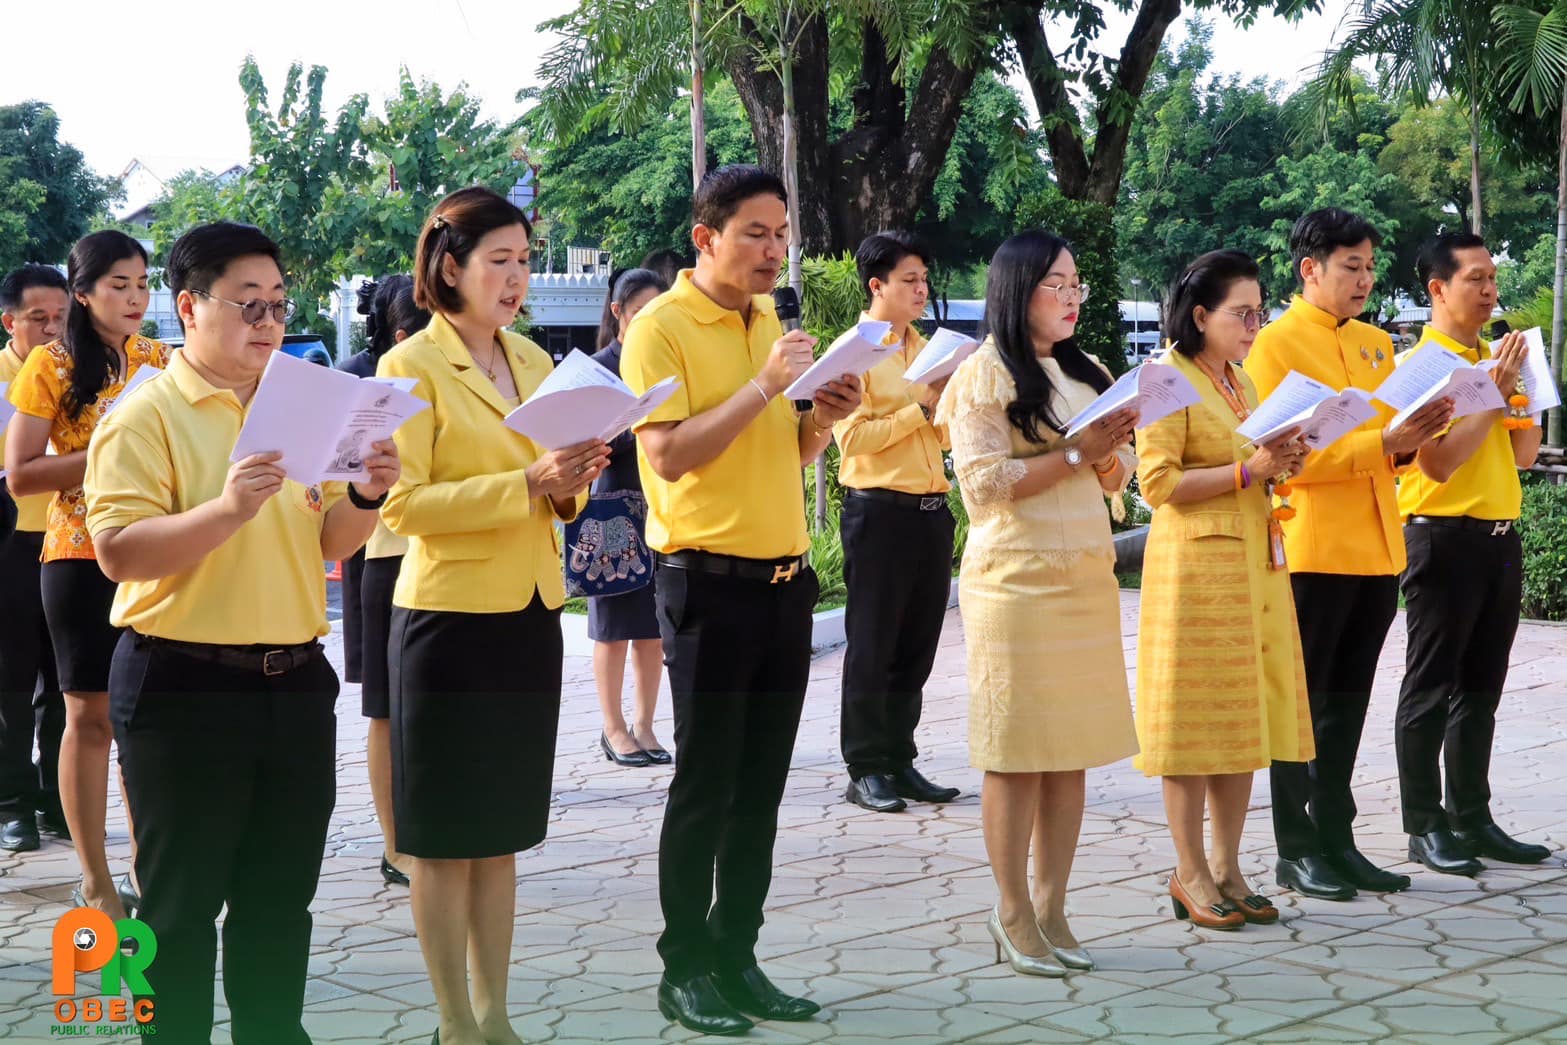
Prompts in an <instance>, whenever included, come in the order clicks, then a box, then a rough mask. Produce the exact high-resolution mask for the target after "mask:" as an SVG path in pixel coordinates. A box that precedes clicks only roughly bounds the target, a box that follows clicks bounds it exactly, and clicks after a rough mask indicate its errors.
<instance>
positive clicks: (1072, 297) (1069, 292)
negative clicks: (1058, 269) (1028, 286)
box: [1039, 283, 1088, 305]
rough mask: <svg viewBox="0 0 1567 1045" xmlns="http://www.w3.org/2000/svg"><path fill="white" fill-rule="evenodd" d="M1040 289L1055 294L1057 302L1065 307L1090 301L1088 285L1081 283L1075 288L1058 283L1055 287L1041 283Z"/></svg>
mask: <svg viewBox="0 0 1567 1045" xmlns="http://www.w3.org/2000/svg"><path fill="white" fill-rule="evenodd" d="M1039 289H1040V290H1048V291H1051V292H1052V293H1054V294H1055V296H1056V300H1057V301H1059V302H1061V304H1063V305H1075V304H1077V303H1078V302H1080V301H1087V300H1088V284H1087V283H1079V284H1078V285H1077V286H1075V287H1069V286H1067V285H1066V284H1065V283H1057V284H1056V285H1055V286H1050V285H1048V284H1045V283H1041V284H1040V285H1039Z"/></svg>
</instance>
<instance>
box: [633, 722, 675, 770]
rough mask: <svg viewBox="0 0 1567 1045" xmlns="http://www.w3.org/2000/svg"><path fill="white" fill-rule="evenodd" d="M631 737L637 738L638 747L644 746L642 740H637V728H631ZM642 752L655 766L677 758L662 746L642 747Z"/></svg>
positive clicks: (665, 764) (667, 763)
mask: <svg viewBox="0 0 1567 1045" xmlns="http://www.w3.org/2000/svg"><path fill="white" fill-rule="evenodd" d="M631 739H632V740H636V742H637V747H642V741H640V740H637V733H636V730H631ZM642 753H643V754H644V755H646V756H647V760H648V761H649V762H651V763H652V764H653V765H655V766H667V765H669V764H670V763H671V762H673V761H674V760H675V756H674V755H671V754H670V753H669V752H668V751H665V750H664V749H663V748H661V747H642Z"/></svg>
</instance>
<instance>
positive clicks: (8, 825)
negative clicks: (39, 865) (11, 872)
mask: <svg viewBox="0 0 1567 1045" xmlns="http://www.w3.org/2000/svg"><path fill="white" fill-rule="evenodd" d="M37 848H38V825H37V824H36V823H34V822H33V818H32V817H30V816H29V817H24V818H22V819H20V820H7V821H6V822H5V823H3V824H0V849H4V850H5V851H6V852H8V853H30V852H32V851H33V850H34V849H37Z"/></svg>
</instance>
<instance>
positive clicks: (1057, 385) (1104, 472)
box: [938, 230, 1137, 976]
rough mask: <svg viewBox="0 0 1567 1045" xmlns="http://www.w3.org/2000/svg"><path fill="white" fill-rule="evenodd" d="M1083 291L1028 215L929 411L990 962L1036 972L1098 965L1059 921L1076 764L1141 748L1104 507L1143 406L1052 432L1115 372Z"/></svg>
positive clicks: (1079, 772)
mask: <svg viewBox="0 0 1567 1045" xmlns="http://www.w3.org/2000/svg"><path fill="white" fill-rule="evenodd" d="M1087 294H1088V287H1087V286H1085V285H1083V284H1082V283H1081V281H1080V280H1079V278H1078V273H1077V265H1076V263H1075V261H1074V260H1073V258H1072V252H1071V250H1070V249H1069V247H1068V245H1067V244H1066V242H1065V241H1064V240H1062V239H1060V238H1059V237H1057V236H1054V235H1052V234H1050V233H1048V232H1044V231H1042V230H1035V231H1030V232H1025V233H1021V234H1019V235H1017V236H1014V237H1012V238H1011V239H1009V240H1007V241H1006V242H1005V243H1003V244H1002V245H1001V247H1000V249H999V250H997V251H996V256H995V257H994V258H993V259H992V260H991V264H990V275H989V278H988V280H987V284H986V288H985V322H986V326H987V328H988V330H989V336H988V337H987V338H986V340H985V343H984V345H983V346H982V347H981V348H980V350H979V351H978V352H976V353H975V354H974V355H973V356H972V357H970V358H969V359H968V360H967V361H965V362H964V364H963V365H962V366H961V367H959V368H958V371H957V373H955V374H954V375H953V377H952V379H951V381H950V382H949V383H948V386H947V390H946V392H945V393H944V395H943V397H942V400H941V405H940V408H939V417H938V420H939V421H941V422H942V423H944V424H946V425H948V426H949V431H950V433H951V436H952V451H953V458H954V460H955V462H956V466H957V476H958V485H959V487H960V488H961V490H962V494H963V503H964V505H965V507H967V509H968V513H969V518H970V528H969V536H968V544H967V547H966V549H965V551H964V554H963V570H962V578H961V581H960V591H961V600H962V601H961V605H962V613H963V629H964V634H965V637H966V639H967V646H968V682H969V759H970V761H971V762H972V763H973V765H974V766H975V767H977V768H979V769H982V770H984V771H985V780H984V792H983V797H982V805H983V819H984V833H985V848H986V852H987V853H988V854H989V857H990V863H991V872H992V873H993V874H994V875H995V879H996V887H997V890H998V892H999V894H1000V895H999V901H998V903H997V905H996V908H995V910H994V911H992V912H991V917H990V924H989V929H990V934H991V936H992V937H993V938H994V939H995V941H996V949H997V960H998V961H999V960H1000V956H1001V954H1002V953H1003V952H1004V953H1005V954H1006V956H1007V959H1008V961H1009V962H1010V964H1011V965H1012V967H1013V969H1015V970H1016V971H1018V972H1023V973H1029V974H1032V975H1042V976H1061V975H1064V974H1065V972H1066V969H1065V968H1063V966H1069V967H1072V968H1092V967H1093V962H1092V960H1091V959H1090V958H1089V957H1088V955H1087V954H1086V952H1084V951H1083V950H1082V948H1080V947H1078V945H1077V940H1076V938H1075V937H1074V936H1073V935H1072V931H1071V929H1070V927H1069V926H1068V925H1067V921H1066V888H1067V879H1068V877H1069V875H1070V874H1071V870H1072V858H1073V855H1074V853H1075V850H1076V848H1077V836H1078V831H1079V828H1080V827H1081V825H1082V816H1083V798H1084V770H1085V769H1087V768H1088V767H1090V766H1101V765H1105V764H1106V763H1109V762H1114V761H1117V760H1118V759H1122V758H1126V757H1127V756H1129V755H1131V754H1132V753H1133V752H1135V751H1136V750H1137V741H1136V737H1135V734H1134V732H1133V728H1132V715H1131V709H1130V707H1129V700H1128V696H1127V687H1126V667H1125V661H1124V658H1123V654H1122V650H1121V615H1120V602H1119V599H1118V596H1117V590H1116V581H1115V573H1114V560H1115V553H1114V550H1113V545H1112V543H1111V539H1110V523H1109V519H1108V518H1107V516H1106V512H1105V495H1106V494H1113V495H1116V497H1115V499H1116V502H1117V503H1119V491H1120V490H1121V489H1122V488H1123V487H1125V485H1126V483H1127V482H1128V480H1129V479H1130V477H1131V472H1132V468H1133V467H1134V465H1135V459H1134V458H1133V457H1132V456H1131V455H1130V453H1129V452H1127V451H1126V450H1125V448H1124V447H1125V444H1126V442H1127V440H1128V439H1129V438H1130V436H1131V433H1132V428H1133V425H1134V424H1135V423H1136V414H1135V412H1134V411H1131V410H1122V411H1119V412H1117V413H1115V414H1112V415H1110V416H1109V417H1106V418H1103V419H1102V420H1100V421H1098V422H1095V423H1094V424H1093V425H1091V426H1090V427H1089V428H1088V429H1087V430H1086V431H1084V432H1083V433H1081V434H1080V435H1079V436H1077V437H1075V438H1072V439H1067V438H1064V436H1063V434H1062V433H1063V431H1064V429H1065V428H1066V423H1067V421H1068V419H1070V418H1071V417H1072V416H1074V415H1075V414H1076V413H1078V411H1080V410H1082V409H1083V408H1084V407H1085V406H1087V405H1088V404H1089V403H1091V402H1092V401H1093V400H1094V397H1095V396H1096V395H1098V393H1099V392H1102V391H1103V390H1104V389H1106V388H1108V387H1109V384H1110V377H1109V374H1108V373H1107V372H1106V371H1105V369H1104V368H1103V367H1102V366H1100V365H1099V364H1098V363H1097V362H1095V361H1094V360H1093V359H1091V358H1090V357H1089V356H1088V355H1087V354H1085V353H1084V352H1083V350H1082V349H1080V348H1079V347H1078V346H1077V345H1076V343H1075V342H1074V340H1073V337H1072V335H1073V333H1074V331H1075V329H1076V326H1077V318H1078V309H1079V306H1080V304H1081V302H1082V301H1083V299H1084V298H1085V297H1086V296H1087ZM1030 843H1032V848H1033V854H1034V881H1033V887H1032V890H1031V889H1030V886H1029V873H1028V871H1029V866H1028V865H1029V850H1030Z"/></svg>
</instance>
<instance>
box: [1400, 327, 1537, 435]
mask: <svg viewBox="0 0 1567 1045" xmlns="http://www.w3.org/2000/svg"><path fill="white" fill-rule="evenodd" d="M1495 365H1496V361H1495V360H1494V359H1487V360H1485V361H1484V362H1483V363H1481V364H1480V365H1479V366H1470V365H1469V364H1468V363H1466V362H1465V361H1464V360H1463V359H1461V358H1459V356H1458V355H1457V354H1455V353H1453V352H1449V351H1448V350H1447V349H1446V348H1443V347H1442V346H1441V345H1439V344H1437V343H1436V342H1434V341H1429V342H1427V343H1426V344H1425V346H1424V347H1423V348H1420V349H1417V350H1416V351H1415V352H1414V354H1412V355H1409V356H1406V357H1405V358H1404V361H1403V362H1402V363H1399V364H1398V366H1397V367H1396V368H1395V369H1394V370H1393V372H1392V373H1391V374H1389V375H1388V377H1387V380H1386V381H1384V382H1382V384H1381V385H1380V386H1378V388H1377V390H1376V392H1375V393H1373V395H1374V396H1375V398H1377V399H1380V400H1382V402H1384V403H1386V404H1387V405H1388V406H1391V407H1392V408H1393V409H1395V410H1397V411H1398V413H1397V414H1396V415H1394V417H1393V421H1392V423H1391V424H1390V425H1388V427H1389V428H1390V429H1397V428H1399V427H1400V426H1401V425H1403V424H1404V423H1405V422H1406V421H1408V420H1409V419H1410V418H1411V417H1413V416H1414V415H1415V413H1416V412H1417V411H1419V409H1420V408H1421V407H1423V406H1425V405H1426V404H1427V403H1429V402H1431V401H1432V400H1433V399H1440V398H1442V397H1444V396H1446V397H1451V398H1452V400H1453V417H1454V418H1455V419H1456V418H1460V417H1468V416H1469V415H1470V414H1478V413H1481V412H1483V411H1486V410H1501V409H1503V408H1504V407H1506V405H1507V404H1506V402H1504V401H1503V399H1502V393H1501V392H1500V391H1499V390H1498V389H1497V387H1496V382H1495V381H1492V380H1491V375H1490V373H1489V371H1490V370H1491V368H1492V367H1494V366H1495Z"/></svg>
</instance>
